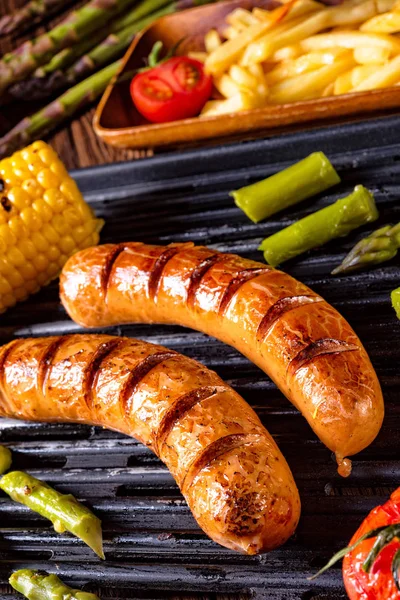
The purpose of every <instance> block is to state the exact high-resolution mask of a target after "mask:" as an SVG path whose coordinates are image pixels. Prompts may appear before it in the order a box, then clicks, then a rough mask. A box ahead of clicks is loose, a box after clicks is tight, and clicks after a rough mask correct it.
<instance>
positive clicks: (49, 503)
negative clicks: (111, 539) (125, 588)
mask: <svg viewBox="0 0 400 600" xmlns="http://www.w3.org/2000/svg"><path fill="white" fill-rule="evenodd" d="M0 489H2V490H3V491H4V492H6V494H8V495H9V496H10V497H11V498H12V499H13V500H14V501H15V502H19V503H20V504H24V505H25V506H27V507H28V508H30V509H31V510H33V511H35V512H37V513H39V515H41V516H42V517H45V518H46V519H49V520H50V521H51V522H52V523H53V525H54V529H55V530H56V531H57V533H64V531H69V532H70V533H72V534H74V535H76V536H77V537H78V538H80V539H81V540H83V541H84V542H85V544H87V545H88V546H89V548H91V549H92V550H93V551H94V552H95V553H96V554H97V555H98V556H100V558H104V553H103V541H102V531H101V521H100V519H98V518H97V517H96V516H95V515H94V514H93V513H92V512H91V511H90V510H89V509H88V508H86V506H83V504H80V503H79V502H78V501H77V500H76V499H75V498H74V497H73V496H71V495H70V494H68V495H64V494H61V493H60V492H57V491H56V490H54V489H53V488H51V487H50V486H49V485H47V483H44V482H43V481H40V480H39V479H35V477H32V476H31V475H28V474H27V473H23V472H22V471H12V472H11V473H7V475H4V476H3V477H2V478H1V479H0Z"/></svg>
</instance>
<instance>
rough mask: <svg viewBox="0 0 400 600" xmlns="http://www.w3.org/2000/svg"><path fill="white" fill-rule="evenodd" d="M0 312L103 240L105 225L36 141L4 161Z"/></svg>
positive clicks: (50, 151) (0, 169) (0, 173)
mask: <svg viewBox="0 0 400 600" xmlns="http://www.w3.org/2000/svg"><path fill="white" fill-rule="evenodd" d="M0 187H1V194H0V313H1V312H3V311H4V310H6V309H7V308H9V307H11V306H13V305H14V304H15V303H16V302H18V301H20V300H24V299H25V298H26V297H27V296H28V295H29V294H32V293H34V292H36V291H37V290H38V289H39V288H40V287H41V286H43V285H46V284H48V283H49V282H50V281H51V280H52V279H54V278H55V277H57V276H58V274H59V272H60V270H61V268H62V267H63V266H64V264H65V262H66V261H67V259H68V258H69V257H70V256H71V255H72V254H74V253H75V252H77V251H78V250H82V249H83V248H86V247H88V246H91V245H95V244H97V243H98V241H99V232H100V230H101V227H102V225H103V222H102V221H101V220H98V219H96V218H95V217H94V214H93V212H92V210H91V209H90V208H89V206H88V205H87V204H86V203H85V201H84V199H83V198H82V195H81V193H80V191H79V189H78V186H77V185H76V183H75V182H74V181H73V180H72V179H71V177H70V176H69V175H68V172H67V170H66V169H65V167H64V165H63V164H62V163H61V161H60V160H59V158H58V156H57V154H56V152H55V151H54V150H53V149H52V148H50V147H49V146H48V145H47V144H45V143H44V142H40V141H39V142H35V143H34V144H32V145H31V146H28V147H27V148H25V149H24V150H21V151H20V152H16V153H15V154H14V155H13V156H12V157H10V158H6V159H4V160H2V161H0Z"/></svg>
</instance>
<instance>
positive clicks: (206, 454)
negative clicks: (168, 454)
mask: <svg viewBox="0 0 400 600" xmlns="http://www.w3.org/2000/svg"><path fill="white" fill-rule="evenodd" d="M261 438H262V436H260V435H257V434H252V433H232V434H231V435H226V436H224V437H222V438H219V439H218V440H215V441H214V442H212V443H211V444H210V445H209V446H207V448H205V449H204V450H203V452H201V454H200V455H199V456H197V457H196V458H195V459H194V460H193V462H192V463H191V465H190V466H189V468H188V470H187V472H186V475H185V477H184V478H183V481H182V484H181V490H182V492H183V493H184V494H185V493H186V492H187V491H188V490H189V488H190V486H191V485H192V483H193V481H194V480H195V478H196V477H197V476H198V475H199V473H200V472H201V471H202V470H203V469H205V468H206V467H208V466H209V465H210V464H211V463H212V462H213V461H214V460H216V459H217V458H219V457H220V456H222V455H223V454H226V453H227V452H230V451H231V450H235V449H236V448H240V447H241V446H245V445H247V444H251V443H253V442H258V441H260V440H261Z"/></svg>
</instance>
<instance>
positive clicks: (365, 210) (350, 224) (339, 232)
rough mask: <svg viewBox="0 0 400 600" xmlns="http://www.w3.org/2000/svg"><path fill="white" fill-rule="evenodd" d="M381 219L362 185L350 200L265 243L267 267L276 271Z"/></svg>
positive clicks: (262, 248) (286, 230)
mask: <svg viewBox="0 0 400 600" xmlns="http://www.w3.org/2000/svg"><path fill="white" fill-rule="evenodd" d="M378 216H379V213H378V210H377V208H376V205H375V200H374V197H373V195H372V194H371V192H370V191H368V190H367V189H366V188H365V187H363V186H362V185H358V186H356V187H355V189H354V192H353V193H352V194H350V196H347V197H346V198H342V199H341V200H337V202H335V203H334V204H331V205H330V206H327V207H326V208H323V209H321V210H319V211H317V212H315V213H313V214H311V215H309V216H308V217H305V218H304V219H301V220H300V221H297V222H296V223H293V225H290V226H289V227H286V228H285V229H282V230H281V231H278V232H277V233H275V234H274V235H272V236H271V237H269V238H267V239H265V240H264V241H263V242H262V244H261V246H260V247H259V250H262V251H263V252H264V258H265V260H266V261H267V263H269V264H270V265H272V266H274V267H275V266H276V265H279V264H280V263H283V262H285V261H286V260H289V259H290V258H294V257H295V256H298V255H299V254H302V253H303V252H306V251H307V250H311V248H316V247H317V246H322V245H323V244H326V243H327V242H329V241H331V240H333V239H335V238H337V237H341V236H345V235H347V234H348V233H350V231H352V230H353V229H356V228H357V227H361V226H362V225H365V224H366V223H370V222H371V221H375V220H376V219H377V218H378Z"/></svg>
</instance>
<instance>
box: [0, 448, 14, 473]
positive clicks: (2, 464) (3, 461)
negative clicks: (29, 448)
mask: <svg viewBox="0 0 400 600" xmlns="http://www.w3.org/2000/svg"><path fill="white" fill-rule="evenodd" d="M11 463H12V456H11V451H10V450H9V449H8V448H6V447H5V446H0V475H2V474H3V473H5V472H6V471H8V469H9V468H10V467H11Z"/></svg>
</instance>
